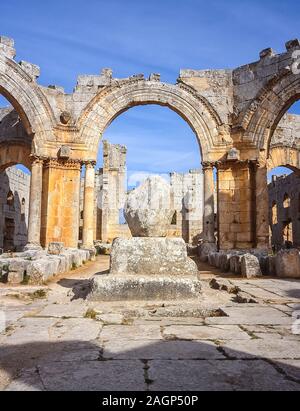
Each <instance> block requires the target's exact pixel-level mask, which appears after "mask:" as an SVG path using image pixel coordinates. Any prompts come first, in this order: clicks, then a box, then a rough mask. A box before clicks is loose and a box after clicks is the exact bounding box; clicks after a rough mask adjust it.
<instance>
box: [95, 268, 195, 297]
mask: <svg viewBox="0 0 300 411" xmlns="http://www.w3.org/2000/svg"><path fill="white" fill-rule="evenodd" d="M200 292H201V283H200V281H198V280H197V279H195V277H194V276H185V277H184V278H180V277H179V276H145V275H144V276H132V275H131V276H130V275H111V274H106V275H95V276H94V277H93V279H92V281H91V293H90V294H89V296H88V299H89V300H91V301H97V300H99V301H122V300H175V299H179V298H185V299H186V298H197V297H199V296H200Z"/></svg>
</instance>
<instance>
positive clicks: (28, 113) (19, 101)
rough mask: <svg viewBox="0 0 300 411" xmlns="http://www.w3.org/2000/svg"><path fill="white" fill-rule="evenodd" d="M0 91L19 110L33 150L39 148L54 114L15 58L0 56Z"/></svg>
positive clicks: (49, 132)
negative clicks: (31, 141) (31, 138)
mask: <svg viewBox="0 0 300 411" xmlns="http://www.w3.org/2000/svg"><path fill="white" fill-rule="evenodd" d="M0 93H1V94H2V95H3V96H4V97H5V98H6V99H7V100H8V101H9V102H10V103H11V104H12V106H13V107H14V108H15V110H16V111H17V112H18V114H19V116H20V118H21V120H22V123H23V125H24V128H25V130H26V132H27V134H28V135H29V136H32V137H34V140H33V149H34V150H35V151H37V150H38V148H39V147H41V146H43V144H44V143H45V142H46V140H47V139H49V138H51V135H52V129H53V125H54V124H55V121H54V114H53V111H52V109H51V107H50V104H49V102H48V100H47V98H46V96H45V95H44V94H43V93H42V91H41V90H40V88H39V87H38V85H37V84H36V82H35V79H33V78H32V77H31V76H30V75H29V74H28V73H27V72H26V71H25V70H24V69H23V68H22V67H21V65H19V64H17V63H16V62H15V61H14V60H12V59H10V58H8V57H6V56H3V55H0Z"/></svg>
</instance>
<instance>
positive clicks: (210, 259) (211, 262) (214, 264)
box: [208, 252, 217, 267]
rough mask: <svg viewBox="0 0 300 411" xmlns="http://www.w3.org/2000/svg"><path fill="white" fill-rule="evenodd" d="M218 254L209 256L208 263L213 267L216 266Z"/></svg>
mask: <svg viewBox="0 0 300 411" xmlns="http://www.w3.org/2000/svg"><path fill="white" fill-rule="evenodd" d="M216 254H217V253H214V252H212V253H209V254H208V263H209V264H210V265H212V266H213V267H215V266H216Z"/></svg>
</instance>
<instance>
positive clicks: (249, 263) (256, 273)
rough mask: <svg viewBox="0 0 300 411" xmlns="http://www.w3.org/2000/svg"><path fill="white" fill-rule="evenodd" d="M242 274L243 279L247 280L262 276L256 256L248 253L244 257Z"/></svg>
mask: <svg viewBox="0 0 300 411" xmlns="http://www.w3.org/2000/svg"><path fill="white" fill-rule="evenodd" d="M241 273H242V276H243V277H247V278H253V277H261V276H262V273H261V269H260V264H259V260H258V258H257V257H256V256H255V255H252V254H249V253H247V254H244V255H243V256H242V258H241Z"/></svg>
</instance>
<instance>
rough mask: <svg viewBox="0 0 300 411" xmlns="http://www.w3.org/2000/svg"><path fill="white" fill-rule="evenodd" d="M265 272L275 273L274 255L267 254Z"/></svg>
mask: <svg viewBox="0 0 300 411" xmlns="http://www.w3.org/2000/svg"><path fill="white" fill-rule="evenodd" d="M267 274H268V275H272V276H274V275H276V257H275V256H273V255H269V256H268V262H267Z"/></svg>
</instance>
